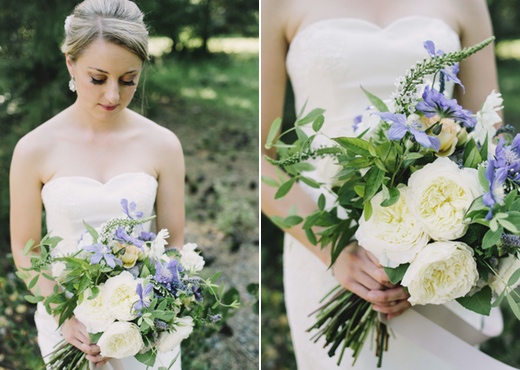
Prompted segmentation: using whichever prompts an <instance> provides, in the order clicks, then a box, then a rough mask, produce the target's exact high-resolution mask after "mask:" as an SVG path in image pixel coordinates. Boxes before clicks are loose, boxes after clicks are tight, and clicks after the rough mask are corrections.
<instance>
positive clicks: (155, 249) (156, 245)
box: [148, 229, 170, 259]
mask: <svg viewBox="0 0 520 370" xmlns="http://www.w3.org/2000/svg"><path fill="white" fill-rule="evenodd" d="M169 237H170V234H169V233H168V230H167V229H162V230H161V231H159V232H158V233H157V236H156V237H155V239H154V240H153V241H152V245H151V246H150V251H149V253H148V256H149V257H151V258H154V259H160V258H161V256H162V255H163V254H164V246H165V245H167V244H168V242H167V241H166V239H168V238H169Z"/></svg>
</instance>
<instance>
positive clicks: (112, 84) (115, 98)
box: [105, 81, 120, 104]
mask: <svg viewBox="0 0 520 370" xmlns="http://www.w3.org/2000/svg"><path fill="white" fill-rule="evenodd" d="M105 86H106V88H105V98H106V99H107V100H108V101H109V102H110V104H117V103H119V97H120V95H119V83H118V81H107V84H106V85H105Z"/></svg>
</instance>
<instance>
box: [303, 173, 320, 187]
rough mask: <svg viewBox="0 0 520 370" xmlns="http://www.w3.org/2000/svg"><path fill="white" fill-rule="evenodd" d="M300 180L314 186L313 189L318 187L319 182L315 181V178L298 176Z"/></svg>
mask: <svg viewBox="0 0 520 370" xmlns="http://www.w3.org/2000/svg"><path fill="white" fill-rule="evenodd" d="M300 180H301V181H302V182H303V183H305V184H307V185H309V186H310V187H311V188H314V189H319V188H320V184H319V183H318V182H316V181H315V180H313V179H311V178H310V177H305V176H300Z"/></svg>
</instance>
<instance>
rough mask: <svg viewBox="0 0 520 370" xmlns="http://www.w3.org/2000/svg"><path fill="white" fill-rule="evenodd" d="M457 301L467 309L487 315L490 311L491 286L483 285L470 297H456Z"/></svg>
mask: <svg viewBox="0 0 520 370" xmlns="http://www.w3.org/2000/svg"><path fill="white" fill-rule="evenodd" d="M457 302H459V303H460V304H461V305H462V306H463V307H465V308H467V309H468V310H471V311H473V312H476V313H478V314H480V315H486V316H488V315H489V312H491V288H490V287H489V286H485V287H484V288H482V289H481V290H480V291H479V292H477V293H475V294H473V295H472V296H470V297H460V298H457Z"/></svg>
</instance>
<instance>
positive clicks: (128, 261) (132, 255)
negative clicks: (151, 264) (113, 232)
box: [114, 243, 141, 269]
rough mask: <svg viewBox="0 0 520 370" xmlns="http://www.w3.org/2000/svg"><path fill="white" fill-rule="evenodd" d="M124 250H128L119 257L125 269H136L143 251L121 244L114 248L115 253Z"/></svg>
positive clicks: (133, 246) (130, 245)
mask: <svg viewBox="0 0 520 370" xmlns="http://www.w3.org/2000/svg"><path fill="white" fill-rule="evenodd" d="M123 248H126V250H125V253H124V254H122V255H119V256H118V257H119V258H120V259H121V261H122V262H123V267H124V268H127V269H129V268H132V267H134V266H135V263H136V262H137V260H138V258H139V255H140V253H141V249H139V248H138V247H136V246H135V245H132V244H126V245H123V244H121V243H116V244H115V246H114V253H117V252H119V251H120V250H121V249H123Z"/></svg>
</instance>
